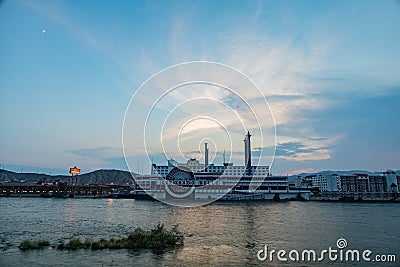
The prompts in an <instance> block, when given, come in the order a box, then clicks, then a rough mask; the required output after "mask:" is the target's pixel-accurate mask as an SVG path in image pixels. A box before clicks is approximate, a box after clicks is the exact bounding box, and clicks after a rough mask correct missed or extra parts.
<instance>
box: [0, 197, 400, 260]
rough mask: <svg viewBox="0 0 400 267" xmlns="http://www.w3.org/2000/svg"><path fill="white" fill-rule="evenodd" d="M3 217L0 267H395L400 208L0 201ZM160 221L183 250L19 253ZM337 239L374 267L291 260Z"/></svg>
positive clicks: (383, 205)
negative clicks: (179, 237)
mask: <svg viewBox="0 0 400 267" xmlns="http://www.w3.org/2000/svg"><path fill="white" fill-rule="evenodd" d="M0 211H1V215H0V248H1V251H0V266H292V265H297V266H325V265H327V264H333V266H366V265H370V266H375V265H377V262H376V261H374V262H372V261H373V260H375V258H374V257H375V255H384V256H386V255H395V256H396V262H385V263H380V264H378V265H380V266H400V246H399V244H400V242H399V240H400V204H391V203H339V202H311V201H309V202H296V201H286V202H284V201H283V202H261V201H260V202H246V203H244V202H215V203H212V204H210V205H206V206H202V207H196V208H182V207H174V206H169V205H166V204H163V203H160V202H157V201H148V200H132V199H51V198H50V199H49V198H0ZM158 222H160V223H163V224H164V225H165V226H166V227H167V228H170V227H172V226H173V225H176V224H178V225H179V229H180V230H181V231H182V232H183V233H184V235H185V243H184V246H183V247H180V248H176V249H170V250H167V251H165V252H157V251H152V250H137V251H133V250H126V249H121V250H100V251H91V250H76V251H60V250H56V249H52V248H45V249H42V250H34V251H20V250H19V249H18V245H19V244H20V243H21V242H22V240H24V239H33V240H35V239H46V240H49V241H50V243H51V244H52V245H57V244H58V243H60V242H62V241H67V240H69V239H71V238H72V237H81V238H85V237H91V238H92V239H98V238H100V237H105V238H111V237H122V236H125V235H127V234H129V233H130V232H132V231H133V230H134V229H135V228H136V227H141V228H143V229H150V228H152V226H154V225H155V224H157V223H158ZM338 239H345V240H346V242H347V247H345V248H343V249H342V250H343V251H344V253H345V252H346V250H345V249H352V250H355V249H356V250H359V251H360V253H362V252H363V251H364V250H371V251H372V255H371V256H370V257H369V258H370V260H371V261H370V262H366V261H363V259H361V260H360V261H359V262H357V261H345V260H339V259H337V260H336V261H335V262H334V263H333V262H332V261H330V259H329V258H328V256H327V255H325V258H324V261H322V262H318V261H316V262H314V261H299V262H296V260H291V259H290V258H289V259H288V253H289V251H291V250H296V251H299V253H300V254H301V252H302V251H303V250H315V251H316V252H317V256H319V255H320V252H321V251H322V250H324V249H328V248H329V247H332V249H333V248H334V249H337V250H338V251H339V249H338V247H337V240H338ZM265 245H267V246H268V250H269V252H270V251H271V250H272V249H274V250H276V251H278V250H285V251H286V252H287V253H286V255H285V256H286V259H287V261H283V260H280V259H278V258H277V255H276V253H275V254H273V259H272V260H271V258H267V259H265V260H260V259H258V257H257V254H259V256H260V257H261V256H262V255H264V253H263V252H261V254H260V253H258V252H259V251H260V250H262V249H264V248H265ZM338 253H339V252H338ZM292 255H295V254H292ZM360 255H361V254H360ZM261 258H262V257H261ZM300 260H301V259H300Z"/></svg>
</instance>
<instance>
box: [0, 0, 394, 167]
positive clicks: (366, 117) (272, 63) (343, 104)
mask: <svg viewBox="0 0 400 267" xmlns="http://www.w3.org/2000/svg"><path fill="white" fill-rule="evenodd" d="M0 40H1V41H0V122H1V127H0V164H1V167H2V168H3V167H4V168H5V169H10V170H13V171H18V172H19V171H21V170H23V171H39V172H46V173H51V174H67V171H68V168H69V167H72V166H74V165H77V166H78V167H81V169H82V172H89V171H92V170H95V169H100V168H113V169H124V170H125V169H127V166H126V163H125V160H124V154H123V152H122V131H123V121H124V116H125V111H126V110H127V107H128V104H129V103H130V101H131V98H132V96H133V95H134V93H135V92H137V90H138V88H139V87H140V86H141V85H142V84H143V83H144V82H145V81H146V80H147V79H149V77H151V76H152V75H154V74H155V73H157V72H159V71H161V70H163V69H165V68H167V67H170V66H173V65H176V64H180V63H184V62H189V61H211V62H218V63H221V64H226V65H228V66H231V67H232V68H234V69H237V70H239V71H241V72H242V73H244V74H245V75H247V76H248V77H249V78H250V79H252V80H253V81H254V82H255V83H256V84H257V85H258V87H259V88H260V90H261V92H262V94H263V95H264V97H265V99H266V100H267V101H268V103H269V105H270V108H271V113H272V115H273V118H274V120H275V124H276V133H277V135H276V154H275V159H274V162H273V165H272V172H273V173H274V174H292V173H297V172H303V171H308V172H313V171H321V170H349V169H365V170H370V171H383V170H385V169H387V168H390V169H396V170H397V169H400V161H399V160H400V138H399V136H400V134H399V133H400V123H399V115H400V104H399V103H400V2H399V1H380V0H379V1H365V0H363V1H60V0H54V1H7V0H6V1H1V2H0ZM197 89H198V90H197V92H201V93H200V94H199V95H201V94H203V93H204V94H205V95H213V96H214V95H215V97H216V98H217V99H224V96H225V97H226V95H224V93H223V92H219V91H218V90H214V89H212V90H211V89H209V88H208V89H207V88H200V87H199V88H197ZM147 90H152V89H151V88H149V89H147ZM146 94H147V93H145V94H144V95H146ZM150 94H151V93H150V92H149V95H150ZM179 99H180V98H179V96H177V95H172V96H171V99H170V102H168V103H165V105H167V104H168V105H170V106H172V107H173V106H176V105H177V104H179V103H178V102H176V100H179ZM259 99H263V97H262V96H260V98H259ZM256 100H257V99H253V100H252V101H253V102H252V103H254V106H255V108H257V107H258V106H257V101H256ZM166 101H168V99H166ZM174 101H175V102H174ZM141 104H143V105H147V103H145V102H142V103H141ZM150 104H151V103H150ZM199 106H200V105H197V106H196V107H199ZM201 107H204V108H205V109H207V110H213V111H215V112H214V113H215V114H216V116H217V117H218V115H220V116H223V115H221V114H224V113H222V111H221V112H220V111H219V109H220V108H221V109H222V106H221V107H219V106H212V105H211V104H209V103H207V104H204V105H201ZM192 111H193V112H199V111H196V109H194V108H193V109H192ZM145 115H146V114H138V115H137V116H138V117H139V116H140V118H142V117H143V116H145ZM266 116H270V115H269V114H267V113H266ZM155 121H157V119H156V120H155ZM130 123H132V124H134V123H135V121H132V120H131V121H130ZM139 124H140V123H138V125H139ZM211 124H212V123H211ZM211 124H208V125H207V124H201V123H200V122H198V123H197V124H194V125H197V126H196V127H200V126H201V125H204V127H205V129H207V128H213V127H214V126H215V125H214V126H213V125H211ZM171 125H172V124H171ZM199 125H200V126H199ZM232 125H233V124H232ZM264 126H265V127H266V128H267V126H268V127H270V126H271V125H262V127H264ZM140 127H141V126H140ZM173 127H176V125H174V126H171V129H172V128H173ZM190 127H191V128H190ZM190 127H189V128H186V129H185V130H184V133H185V134H189V136H190V133H192V134H193V136H194V135H195V132H196V129H194V128H193V127H194V126H193V125H191V126H190ZM217 128H218V127H217ZM141 129H142V128H140V130H141ZM239 132H240V131H239ZM152 134H154V135H155V136H157V135H159V134H160V133H159V132H157V131H155V132H152ZM244 134H245V132H243V136H244ZM243 136H242V135H241V134H240V133H238V138H239V139H240V138H243ZM135 138H136V137H133V140H134V139H135ZM137 139H138V142H143V141H142V140H141V138H140V137H137ZM221 140H222V139H221ZM269 140H271V139H269ZM221 143H223V141H221ZM235 144H237V146H234V147H233V151H232V155H233V158H232V161H233V162H234V163H235V164H242V163H243V160H242V157H243V155H242V152H243V151H242V150H243V143H242V142H241V140H239V143H238V142H236V143H235ZM197 145H198V144H197V143H196V142H194V143H192V144H191V145H189V144H188V145H187V147H183V148H182V149H183V150H187V151H189V150H190V151H192V150H193V147H197ZM224 145H225V144H220V148H219V149H218V150H219V151H218V153H217V155H216V159H215V163H217V164H219V163H221V162H222V159H221V157H222V149H226V147H225V146H224ZM264 148H265V149H267V150H268V149H269V148H270V147H268V146H265V147H264ZM171 149H173V146H172V147H171ZM253 149H254V151H255V152H256V150H257V144H255V146H254V147H253ZM259 149H262V148H259ZM210 150H211V149H210ZM161 152H162V151H159V152H158V153H161ZM192 152H193V151H192ZM154 153H155V154H154V155H151V157H153V156H154V159H153V160H156V161H157V160H161V159H162V158H157V153H156V152H154ZM171 153H172V154H173V152H172V151H171ZM128 156H129V159H130V160H131V161H132V162H137V163H138V164H137V165H138V166H139V171H140V172H141V169H143V171H144V172H146V171H148V170H149V160H148V158H147V155H146V153H145V151H143V150H141V149H137V150H131V151H130V152H129V155H128ZM157 163H164V162H162V161H159V162H157ZM135 165H136V164H135ZM132 171H138V169H137V168H136V169H135V168H134V169H132Z"/></svg>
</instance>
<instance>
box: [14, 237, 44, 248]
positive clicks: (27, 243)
mask: <svg viewBox="0 0 400 267" xmlns="http://www.w3.org/2000/svg"><path fill="white" fill-rule="evenodd" d="M48 246H50V242H49V241H47V240H36V241H31V240H30V239H25V240H24V241H22V243H21V244H20V245H19V246H18V247H19V249H20V250H32V249H41V248H44V247H48Z"/></svg>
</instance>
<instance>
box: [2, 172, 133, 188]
mask: <svg viewBox="0 0 400 267" xmlns="http://www.w3.org/2000/svg"><path fill="white" fill-rule="evenodd" d="M132 175H133V176H134V175H135V174H132ZM132 175H131V173H130V172H128V171H120V170H97V171H93V172H89V173H85V174H81V175H77V176H73V177H72V176H69V175H48V174H41V173H15V172H12V171H7V170H0V183H7V182H20V183H37V182H39V181H42V182H55V181H59V182H67V183H72V178H73V179H74V183H76V182H77V183H78V184H110V183H114V184H121V185H122V184H126V183H129V184H132V181H133V178H132Z"/></svg>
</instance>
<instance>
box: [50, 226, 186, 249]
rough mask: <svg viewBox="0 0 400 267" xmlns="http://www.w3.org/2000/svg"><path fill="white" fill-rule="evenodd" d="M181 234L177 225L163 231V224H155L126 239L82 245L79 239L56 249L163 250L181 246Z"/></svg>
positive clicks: (101, 240) (89, 240) (138, 229)
mask: <svg viewBox="0 0 400 267" xmlns="http://www.w3.org/2000/svg"><path fill="white" fill-rule="evenodd" d="M183 239H184V237H183V234H182V233H181V232H180V231H179V230H178V225H176V226H174V227H173V228H172V229H171V230H170V231H168V230H167V229H165V227H164V225H163V224H160V223H159V224H157V225H156V226H155V227H154V228H153V229H151V230H148V231H145V230H143V229H141V228H137V229H135V231H133V232H132V233H131V234H129V235H128V237H122V238H119V239H118V238H111V239H109V240H108V239H104V238H101V239H99V240H98V241H92V240H91V239H89V238H87V239H85V242H84V243H82V242H81V240H80V239H79V238H73V239H71V240H70V241H69V242H68V243H66V244H64V243H61V244H59V245H58V246H57V249H79V248H83V249H92V250H99V249H121V248H127V249H142V248H147V249H164V248H166V247H172V246H180V245H183Z"/></svg>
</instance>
